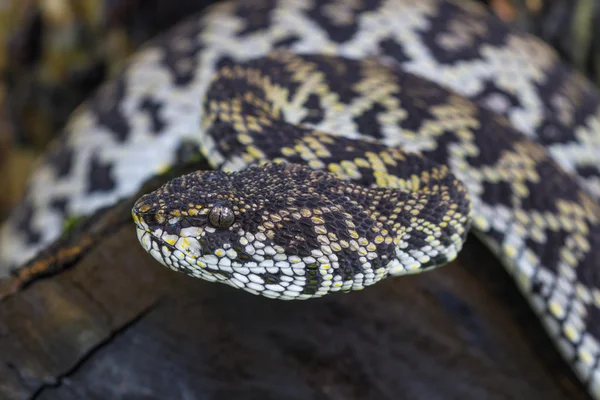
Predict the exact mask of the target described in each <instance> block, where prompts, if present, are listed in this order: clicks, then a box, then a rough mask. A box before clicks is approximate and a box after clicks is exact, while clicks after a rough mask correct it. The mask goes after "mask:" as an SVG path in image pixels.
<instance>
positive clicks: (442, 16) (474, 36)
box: [421, 2, 509, 65]
mask: <svg viewBox="0 0 600 400" xmlns="http://www.w3.org/2000/svg"><path fill="white" fill-rule="evenodd" d="M472 6H473V7H471V9H472V10H475V9H476V8H475V5H472ZM476 10H478V11H479V12H478V13H466V12H465V11H464V9H462V8H461V6H460V5H458V4H452V3H450V2H443V3H440V7H439V9H438V10H437V12H436V15H434V16H433V18H431V19H430V20H429V23H430V24H431V26H435V27H436V29H434V30H430V29H428V30H425V31H423V32H422V33H421V40H422V41H423V42H424V43H425V44H426V46H427V47H428V48H429V49H430V52H431V54H432V55H433V56H434V57H435V58H436V60H437V61H438V62H440V63H443V64H446V65H452V64H453V62H456V61H457V60H460V62H467V61H470V60H479V59H481V49H482V47H483V46H499V47H500V46H502V45H503V44H505V41H506V38H507V37H509V35H508V30H507V28H506V25H504V23H502V22H501V21H500V20H499V19H498V17H496V16H494V15H493V14H492V13H491V12H490V11H488V10H487V9H486V8H484V7H477V9H476Z"/></svg>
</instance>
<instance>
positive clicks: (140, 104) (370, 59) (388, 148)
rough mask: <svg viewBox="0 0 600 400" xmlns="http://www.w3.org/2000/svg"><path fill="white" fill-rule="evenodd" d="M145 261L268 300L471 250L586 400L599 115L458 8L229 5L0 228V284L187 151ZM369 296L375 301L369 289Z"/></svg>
mask: <svg viewBox="0 0 600 400" xmlns="http://www.w3.org/2000/svg"><path fill="white" fill-rule="evenodd" d="M190 148H191V149H192V153H194V154H198V155H201V156H202V157H204V158H206V159H207V160H208V162H209V164H210V166H211V167H212V168H213V170H211V171H198V172H193V173H191V174H188V175H184V176H182V177H177V178H175V179H173V180H171V181H169V182H167V183H166V184H165V185H164V186H162V187H161V188H159V189H157V190H156V191H154V192H151V193H147V194H145V195H144V196H142V197H141V198H139V199H138V200H137V202H136V203H135V205H134V207H133V210H132V216H133V220H134V223H135V226H136V231H137V235H138V239H139V242H140V244H141V245H142V247H143V248H144V249H146V250H147V251H148V252H149V253H150V255H151V256H153V257H154V258H155V259H156V260H158V261H159V262H160V263H162V264H164V265H166V266H167V267H169V268H172V269H174V270H177V271H180V272H183V273H185V274H187V275H190V276H192V277H196V278H201V279H204V280H208V281H214V282H221V283H226V284H229V285H230V286H233V287H235V288H239V289H242V290H245V291H247V292H250V293H253V294H257V295H263V296H266V297H270V298H274V299H287V300H293V299H310V298H315V297H321V296H324V295H327V294H329V293H333V292H351V291H355V290H362V289H365V288H366V287H367V286H371V285H373V284H375V283H377V282H380V281H382V280H383V279H385V278H387V277H391V276H399V275H407V274H413V273H419V272H423V271H426V270H431V269H435V268H436V267H438V266H441V265H444V264H446V263H448V262H450V261H452V260H453V259H455V258H456V257H457V255H458V253H459V252H460V250H461V248H462V245H463V243H464V241H465V239H466V235H467V233H468V232H473V233H474V234H475V235H476V236H477V237H478V238H479V240H481V241H482V242H483V243H484V244H485V245H486V246H488V247H489V248H490V249H491V251H492V252H493V253H494V254H495V256H496V257H497V258H498V259H499V260H500V261H501V262H502V264H503V265H504V266H505V268H506V270H507V271H508V273H509V274H510V275H511V276H512V277H513V278H514V281H515V284H516V286H517V287H518V288H519V289H520V290H521V292H522V293H523V295H524V296H525V298H526V299H527V300H528V302H529V304H530V305H531V307H532V309H533V310H534V311H535V313H536V315H537V316H538V317H539V319H540V321H541V322H542V324H543V326H544V327H545V328H546V331H547V333H548V335H549V336H550V337H551V338H552V340H553V343H554V344H555V345H556V347H557V349H558V350H559V352H560V353H561V354H562V355H563V357H564V359H565V360H566V361H567V362H568V363H569V365H570V366H571V367H572V369H573V370H574V372H575V374H576V375H577V377H578V378H579V379H580V381H581V382H582V383H583V384H584V385H585V386H586V388H587V389H588V392H589V393H590V395H591V396H592V397H593V398H596V399H600V342H599V340H600V331H599V327H600V314H599V312H600V278H599V274H598V272H597V271H598V264H599V263H600V250H599V249H600V205H599V201H600V162H599V161H598V160H600V95H599V93H598V91H597V90H596V89H595V88H594V87H593V85H592V84H591V83H590V82H589V81H587V80H586V79H585V78H584V77H582V76H581V75H579V74H578V73H577V72H574V71H573V70H572V69H571V68H570V67H569V66H567V65H565V64H563V63H562V62H561V61H560V59H559V57H558V56H557V55H556V54H555V52H554V51H553V50H552V49H551V48H550V47H549V46H547V45H546V44H544V43H543V42H542V41H540V40H539V39H536V38H535V37H533V36H531V35H528V34H525V33H522V32H519V31H517V30H515V29H513V28H511V27H508V26H507V25H505V24H504V23H502V22H501V21H500V20H498V19H497V18H496V17H495V16H493V15H492V14H490V13H489V11H488V10H487V9H486V8H485V7H484V6H482V5H480V4H477V3H474V2H472V1H470V0H418V1H417V0H372V1H363V0H238V1H235V0H229V1H223V2H219V3H217V4H215V5H214V6H211V7H209V8H208V9H207V10H205V11H204V12H202V13H201V14H200V15H198V16H192V17H190V18H189V19H187V20H186V21H184V22H182V23H180V24H179V25H177V26H175V27H174V28H172V29H171V30H169V31H168V32H166V33H165V34H163V35H162V36H159V37H158V38H156V39H155V40H153V41H151V42H150V43H149V44H147V45H146V46H145V47H144V48H143V49H141V50H140V51H139V52H137V53H136V54H135V55H134V56H133V57H132V59H131V60H130V62H129V63H128V65H127V66H126V67H125V68H124V70H123V71H122V72H121V73H120V74H119V75H117V76H116V77H115V78H113V79H111V80H109V81H108V82H106V83H105V84H104V85H103V86H102V87H101V88H100V89H99V90H98V92H97V93H96V94H95V95H93V96H92V97H91V98H90V99H89V100H88V101H86V102H85V103H84V104H82V105H81V106H80V107H79V108H78V109H76V110H75V111H74V113H73V115H72V116H71V118H70V119H69V121H68V122H67V124H66V126H65V128H64V132H63V134H62V135H61V136H60V137H59V138H57V140H56V141H55V142H54V143H53V144H52V145H51V146H50V147H49V148H48V150H47V152H46V153H45V154H44V156H43V157H42V158H41V159H40V161H39V163H38V164H37V167H36V168H35V170H34V172H33V174H32V176H31V178H30V180H29V183H28V186H27V190H26V193H25V196H24V198H23V201H22V202H21V204H20V205H19V206H17V207H16V208H15V209H14V211H13V212H12V213H11V215H10V216H9V218H8V220H7V221H6V222H5V223H4V224H3V225H2V228H1V229H0V244H1V246H0V275H1V276H8V275H10V274H11V273H14V271H15V270H17V269H18V267H19V266H20V265H23V264H24V263H25V262H26V261H27V260H31V259H32V258H33V257H35V255H36V254H38V253H39V252H40V251H41V250H42V249H44V248H45V247H47V246H48V245H49V244H50V243H51V242H52V241H54V240H55V239H56V238H58V237H59V236H60V235H61V232H62V230H63V228H64V226H65V221H68V220H69V218H72V217H73V216H81V215H83V216H85V215H90V214H91V213H93V212H94V211H96V210H98V209H101V208H102V207H107V206H110V205H111V204H115V202H116V201H118V200H119V199H122V198H125V197H127V196H131V195H133V194H134V193H135V192H136V190H138V189H139V188H140V187H141V185H142V183H143V182H144V181H145V180H147V179H149V178H151V177H153V176H156V175H158V174H161V173H164V172H165V171H167V170H169V169H170V168H171V167H172V166H174V165H177V164H178V163H182V162H183V161H184V160H185V159H186V157H187V156H186V154H188V153H189V152H190ZM369 290H375V289H369Z"/></svg>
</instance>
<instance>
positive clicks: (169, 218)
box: [133, 163, 470, 300]
mask: <svg viewBox="0 0 600 400" xmlns="http://www.w3.org/2000/svg"><path fill="white" fill-rule="evenodd" d="M453 193H455V195H456V198H452V197H449V196H447V195H441V194H432V193H430V192H429V191H424V192H418V191H412V192H411V191H406V190H402V189H394V188H385V187H383V188H381V187H365V186H361V185H357V184H354V183H352V182H348V181H346V180H342V179H339V178H338V177H336V176H335V175H334V174H332V173H328V172H323V171H315V170H312V169H310V168H309V167H307V166H303V165H297V164H288V163H281V164H270V163H268V164H263V165H261V166H255V167H250V168H248V169H245V170H243V171H240V172H233V173H224V172H220V171H203V172H195V173H192V174H189V175H186V176H183V177H180V178H177V179H174V180H172V181H171V182H169V183H167V184H165V185H164V186H163V187H161V188H160V189H158V190H157V191H155V192H153V193H150V194H147V195H145V196H143V197H142V198H140V199H139V200H138V201H137V202H136V204H135V206H134V208H133V217H134V221H135V222H136V225H137V230H138V237H139V240H140V243H141V244H142V246H144V248H146V250H148V251H149V252H150V254H152V256H154V258H156V259H157V260H158V261H159V262H161V263H162V264H164V265H166V266H168V267H170V268H172V269H174V270H178V271H180V272H184V273H186V274H188V275H191V276H194V277H199V278H202V279H206V280H209V281H220V282H223V283H227V284H229V285H231V286H234V287H238V288H242V289H244V290H247V291H249V292H251V293H254V294H261V295H264V296H267V297H270V298H279V299H287V300H290V299H306V298H311V297H321V296H323V295H325V294H327V293H329V292H335V291H350V290H360V289H363V288H364V287H365V286H369V285H372V284H374V283H376V282H378V281H380V280H381V279H383V278H385V277H387V276H388V275H403V274H408V273H415V272H419V271H421V270H424V269H430V268H433V267H436V266H439V265H443V264H445V263H446V262H449V261H451V260H452V259H454V257H455V256H456V254H457V253H458V251H460V249H461V247H462V243H463V241H464V240H465V237H466V232H467V231H468V226H469V223H470V219H469V218H468V215H469V209H470V203H469V202H468V201H465V198H464V192H463V191H461V190H458V191H454V192H453ZM217 209H218V210H219V212H220V213H231V214H232V215H233V218H232V221H230V223H229V222H228V224H225V225H223V224H221V223H220V221H219V220H215V219H214V218H211V215H212V213H213V212H215V210H217ZM446 215H453V216H455V217H454V218H449V220H451V221H453V222H454V223H449V224H447V225H446V227H445V228H440V227H439V226H438V225H439V224H438V223H437V221H438V220H440V218H442V219H443V216H446ZM459 215H462V216H459ZM157 216H160V217H159V218H157ZM456 216H459V217H456Z"/></svg>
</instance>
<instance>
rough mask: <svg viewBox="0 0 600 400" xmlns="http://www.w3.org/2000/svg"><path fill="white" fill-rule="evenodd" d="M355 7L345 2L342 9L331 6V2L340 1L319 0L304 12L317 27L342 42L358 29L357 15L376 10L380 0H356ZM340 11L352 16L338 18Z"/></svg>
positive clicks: (333, 39)
mask: <svg viewBox="0 0 600 400" xmlns="http://www.w3.org/2000/svg"><path fill="white" fill-rule="evenodd" d="M356 3H357V7H356V8H354V7H352V5H351V4H346V5H345V6H344V10H343V11H342V10H339V9H335V8H331V6H332V5H333V4H338V5H339V4H340V2H332V1H330V0H319V1H315V2H314V3H313V7H312V8H310V9H309V10H308V11H306V13H307V14H308V16H309V17H310V19H311V20H313V21H315V22H316V23H318V24H319V27H320V28H321V29H323V30H324V31H325V32H327V34H328V35H329V38H330V39H331V40H332V41H334V42H337V43H344V42H347V41H349V40H350V39H352V37H353V36H354V35H355V34H356V32H357V31H358V21H359V20H358V19H357V18H356V17H357V16H358V15H360V14H362V13H363V12H366V11H371V10H376V9H378V8H379V7H380V6H381V4H382V0H361V1H358V2H356ZM341 12H344V13H350V14H351V15H352V16H351V18H348V21H345V19H344V20H340V18H338V16H339V15H340V13H341Z"/></svg>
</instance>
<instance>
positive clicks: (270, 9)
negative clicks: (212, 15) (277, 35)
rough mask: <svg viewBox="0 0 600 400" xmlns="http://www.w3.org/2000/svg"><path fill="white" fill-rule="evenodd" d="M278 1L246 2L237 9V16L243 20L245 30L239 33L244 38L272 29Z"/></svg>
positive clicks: (251, 0) (245, 0)
mask: <svg viewBox="0 0 600 400" xmlns="http://www.w3.org/2000/svg"><path fill="white" fill-rule="evenodd" d="M276 4H277V0H244V1H240V2H239V3H238V5H237V7H236V10H235V15H236V16H237V17H238V18H240V19H241V20H243V24H242V26H243V28H242V29H241V30H240V31H238V32H237V34H238V36H240V37H244V36H247V35H250V34H255V33H259V32H261V31H263V30H266V29H268V28H270V27H271V25H272V23H271V20H272V18H273V14H274V10H275V9H276V7H275V6H276Z"/></svg>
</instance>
